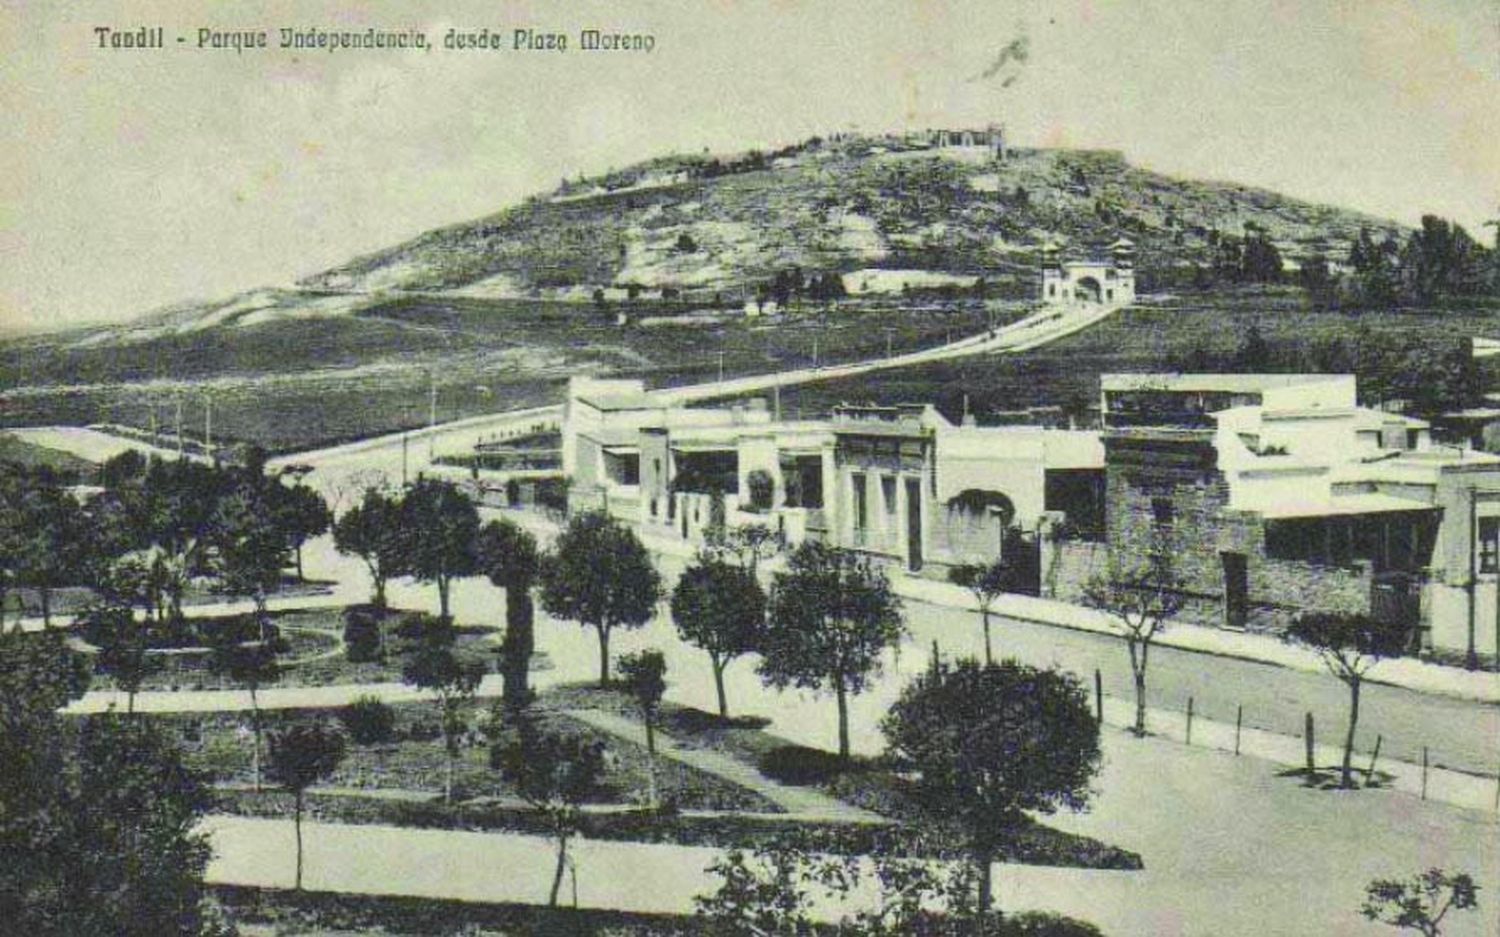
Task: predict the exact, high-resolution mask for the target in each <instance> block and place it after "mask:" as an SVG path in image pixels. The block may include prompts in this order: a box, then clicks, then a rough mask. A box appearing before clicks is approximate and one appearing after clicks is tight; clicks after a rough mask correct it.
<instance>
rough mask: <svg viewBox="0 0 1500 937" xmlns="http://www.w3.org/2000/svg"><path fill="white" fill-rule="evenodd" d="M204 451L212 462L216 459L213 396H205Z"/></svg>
mask: <svg viewBox="0 0 1500 937" xmlns="http://www.w3.org/2000/svg"><path fill="white" fill-rule="evenodd" d="M203 451H204V453H205V454H206V455H207V456H208V459H209V461H210V462H214V461H217V460H215V459H214V398H213V395H211V394H207V393H205V394H204V395H203Z"/></svg>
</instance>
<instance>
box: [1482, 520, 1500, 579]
mask: <svg viewBox="0 0 1500 937" xmlns="http://www.w3.org/2000/svg"><path fill="white" fill-rule="evenodd" d="M1479 571H1480V572H1481V573H1496V572H1500V517H1481V518H1480V519H1479Z"/></svg>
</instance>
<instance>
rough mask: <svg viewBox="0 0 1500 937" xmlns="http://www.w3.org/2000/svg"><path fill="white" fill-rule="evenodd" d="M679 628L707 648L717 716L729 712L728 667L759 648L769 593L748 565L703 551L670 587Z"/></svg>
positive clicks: (684, 636)
mask: <svg viewBox="0 0 1500 937" xmlns="http://www.w3.org/2000/svg"><path fill="white" fill-rule="evenodd" d="M672 620H673V621H674V622H676V624H677V633H678V635H680V636H681V637H682V639H683V640H684V641H686V642H688V643H689V644H691V645H693V646H694V647H698V648H702V649H703V650H704V651H707V652H708V660H709V663H710V664H711V665H712V667H713V672H714V689H715V690H716V691H717V693H718V698H719V717H720V718H728V717H729V703H728V701H727V699H726V698H725V695H724V668H726V667H728V666H729V664H730V662H731V661H733V660H734V659H735V658H736V657H740V656H741V655H744V654H749V653H751V652H752V651H754V650H755V649H756V647H757V646H758V643H759V641H760V636H761V631H762V629H763V628H764V627H765V621H766V593H765V590H763V589H762V588H761V586H760V582H759V581H758V580H757V579H756V578H755V574H754V573H753V572H751V571H750V570H748V569H746V568H744V567H741V566H735V565H733V564H730V563H726V562H724V561H723V560H719V559H715V558H713V557H712V556H700V557H699V560H698V562H697V563H695V564H694V565H692V566H689V567H688V568H687V569H686V570H684V571H683V574H682V576H681V578H679V579H678V580H677V585H676V587H675V588H673V590H672Z"/></svg>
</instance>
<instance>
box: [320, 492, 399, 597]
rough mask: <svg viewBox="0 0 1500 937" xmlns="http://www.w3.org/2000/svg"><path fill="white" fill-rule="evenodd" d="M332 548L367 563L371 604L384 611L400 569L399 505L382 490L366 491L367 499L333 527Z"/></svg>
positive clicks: (346, 512) (344, 515) (365, 496)
mask: <svg viewBox="0 0 1500 937" xmlns="http://www.w3.org/2000/svg"><path fill="white" fill-rule="evenodd" d="M333 545H334V547H335V548H336V549H337V550H338V551H339V552H340V553H343V554H345V555H347V556H357V557H359V558H360V559H362V560H364V562H365V567H366V568H367V569H369V571H370V581H371V583H372V584H373V587H374V590H375V594H374V595H373V596H372V597H371V599H370V601H371V602H372V603H374V605H375V606H376V607H377V608H381V609H384V608H385V605H386V602H385V584H386V582H387V580H389V579H390V578H391V577H392V576H394V575H399V574H400V573H399V571H400V568H401V505H400V502H399V501H397V500H395V499H393V498H389V497H387V496H386V495H384V494H382V493H381V492H380V490H379V489H376V488H368V489H366V490H365V495H364V499H363V500H362V501H360V503H359V504H356V505H354V506H353V507H351V508H350V509H349V510H347V511H345V512H344V513H343V515H342V516H341V517H339V519H338V522H337V523H335V524H334V525H333Z"/></svg>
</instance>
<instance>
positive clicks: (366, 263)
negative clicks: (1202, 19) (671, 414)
mask: <svg viewBox="0 0 1500 937" xmlns="http://www.w3.org/2000/svg"><path fill="white" fill-rule="evenodd" d="M1247 225H1253V226H1258V227H1259V228H1260V229H1261V230H1263V231H1264V232H1266V234H1267V236H1268V237H1269V238H1270V239H1271V240H1272V241H1273V242H1275V243H1276V244H1277V246H1278V247H1279V248H1280V249H1281V253H1282V256H1283V258H1284V259H1286V260H1287V261H1288V262H1291V263H1295V262H1296V260H1297V259H1298V258H1299V257H1301V256H1304V255H1305V254H1306V253H1307V252H1308V251H1309V250H1310V249H1311V248H1312V247H1313V246H1315V245H1322V246H1324V247H1326V249H1327V250H1328V251H1329V253H1330V255H1331V256H1333V257H1335V258H1341V257H1342V256H1344V254H1345V253H1346V251H1347V245H1348V242H1349V241H1350V239H1351V238H1352V237H1354V236H1355V235H1356V234H1357V233H1358V231H1359V229H1360V227H1361V226H1367V227H1369V228H1370V229H1371V230H1372V234H1373V235H1374V236H1375V237H1376V239H1377V240H1378V239H1380V238H1382V237H1383V236H1384V233H1385V232H1397V231H1399V228H1398V226H1396V225H1395V224H1393V223H1391V222H1389V221H1383V220H1380V219H1376V218H1372V217H1368V216H1364V215H1360V214H1357V213H1354V212H1349V211H1344V210H1341V209H1336V208H1331V207H1328V206H1322V205H1313V204H1309V203H1306V202H1301V201H1297V200H1295V199H1291V198H1287V197H1284V196H1281V195H1278V194H1276V193H1274V192H1269V191H1265V190H1262V189H1255V188H1250V187H1247V186H1240V185H1233V184H1228V183H1208V182H1197V181H1187V180H1180V179H1173V178H1170V177H1167V176H1163V175H1160V174H1157V173H1153V172H1148V171H1146V170H1142V169H1137V168H1135V167H1132V166H1131V165H1130V164H1129V163H1127V162H1126V161H1125V160H1124V158H1123V157H1122V156H1120V155H1119V154H1118V153H1114V152H1108V151H1078V150H1017V151H1012V152H1011V153H1009V154H1007V157H1006V158H1005V159H1004V160H1003V161H1000V160H996V159H995V158H994V157H993V156H992V154H991V153H990V151H989V150H988V149H987V148H985V147H983V146H971V147H966V146H944V147H938V146H931V145H928V144H927V143H926V142H925V141H914V140H909V139H906V138H884V137H880V138H870V137H857V138H851V139H841V140H836V141H823V140H818V139H816V138H815V139H814V140H811V141H808V142H807V143H804V144H801V145H799V146H795V147H790V148H787V149H785V150H782V151H778V152H776V153H770V154H762V153H757V152H752V153H749V154H744V155H741V156H737V157H733V158H729V159H713V158H709V157H699V158H682V157H673V158H669V159H662V160H657V161H653V162H650V163H646V164H642V165H640V166H635V167H631V168H630V169H627V170H623V171H621V172H617V173H612V174H610V175H609V176H607V177H604V178H598V179H580V180H576V181H573V182H569V183H567V184H565V185H564V186H562V187H560V188H559V189H558V190H557V191H556V192H554V193H552V194H550V195H547V196H539V197H534V198H532V199H529V200H528V201H526V202H525V203H523V204H521V205H518V206H515V207H513V208H509V209H506V210H504V211H501V212H499V213H497V214H494V215H489V216H487V217H484V218H481V219H478V220H476V221H471V222H466V223H464V224H459V225H454V226H452V227H448V228H442V229H439V230H435V231H432V232H429V233H427V234H424V235H422V236H421V237H418V238H416V239H415V240H412V241H410V242H408V243H405V244H401V245H399V246H397V247H394V248H391V249H389V250H385V251H381V252H379V253H376V254H371V255H369V256H366V257H361V258H358V259H356V260H354V261H352V262H350V263H348V264H345V265H343V266H340V267H337V268H335V269H333V270H329V271H327V272H325V273H323V274H320V275H318V276H315V277H312V278H310V279H309V280H308V281H306V283H305V284H304V285H305V286H308V287H312V288H317V289H322V290H334V291H340V292H343V291H357V292H369V291H384V290H420V291H456V292H459V293H461V294H464V295H470V296H481V297H495V298H499V297H519V296H542V297H550V298H558V299H582V300H586V299H588V298H589V297H590V296H592V295H593V292H594V290H596V289H599V288H604V289H606V290H610V291H612V290H621V289H625V288H627V287H628V286H630V285H632V284H634V285H636V286H638V287H641V288H644V289H646V290H654V289H660V288H662V287H666V288H668V289H669V290H676V291H678V292H679V293H680V294H681V295H683V296H692V295H694V294H695V293H701V294H705V295H707V294H712V293H716V292H717V293H725V294H729V295H738V291H740V290H745V289H750V288H753V287H754V285H755V284H757V283H761V282H765V281H766V280H768V279H770V278H771V277H773V276H774V275H775V274H776V272H778V271H780V270H784V269H787V268H791V267H797V268H800V269H801V270H802V271H803V272H804V273H806V274H812V273H816V272H837V273H840V274H846V273H851V272H855V271H861V270H867V269H886V270H900V271H929V272H944V273H961V274H966V275H970V276H974V275H982V276H985V277H986V279H987V281H989V282H995V281H1004V280H1005V279H1006V278H1017V279H1018V280H1020V279H1025V278H1028V277H1029V276H1030V271H1031V270H1032V268H1033V264H1034V251H1035V249H1036V247H1037V246H1038V245H1040V244H1042V243H1044V242H1046V241H1048V240H1056V241H1059V242H1060V243H1062V244H1063V245H1065V250H1067V251H1072V252H1075V253H1087V252H1088V250H1090V249H1091V248H1093V247H1096V246H1098V245H1101V244H1103V243H1106V242H1108V241H1110V240H1113V239H1114V238H1116V237H1119V236H1121V235H1124V236H1126V237H1129V238H1131V239H1132V240H1134V241H1135V242H1136V243H1137V244H1138V246H1139V266H1140V268H1141V270H1142V272H1143V274H1145V276H1146V278H1147V280H1148V281H1149V279H1150V277H1151V275H1152V274H1153V272H1162V271H1166V270H1169V269H1171V268H1174V267H1181V266H1186V265H1190V264H1192V263H1194V262H1203V263H1207V262H1208V258H1209V244H1210V238H1212V237H1213V236H1214V234H1215V232H1222V233H1225V234H1233V235H1236V236H1238V235H1240V234H1242V233H1243V231H1244V230H1245V228H1246V226H1247ZM846 282H847V281H846Z"/></svg>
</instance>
